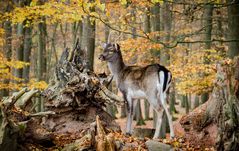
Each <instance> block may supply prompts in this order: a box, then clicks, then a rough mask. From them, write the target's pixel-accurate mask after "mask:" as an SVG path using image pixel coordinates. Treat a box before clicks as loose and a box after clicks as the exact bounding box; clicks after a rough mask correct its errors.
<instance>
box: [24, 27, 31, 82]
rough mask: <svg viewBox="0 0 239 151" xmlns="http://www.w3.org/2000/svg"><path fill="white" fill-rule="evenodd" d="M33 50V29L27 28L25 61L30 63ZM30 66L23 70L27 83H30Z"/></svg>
mask: <svg viewBox="0 0 239 151" xmlns="http://www.w3.org/2000/svg"><path fill="white" fill-rule="evenodd" d="M31 49H32V27H25V33H24V46H23V61H24V62H28V63H30V58H31ZM29 74H30V66H26V67H25V68H24V69H23V77H24V80H25V82H28V81H29Z"/></svg>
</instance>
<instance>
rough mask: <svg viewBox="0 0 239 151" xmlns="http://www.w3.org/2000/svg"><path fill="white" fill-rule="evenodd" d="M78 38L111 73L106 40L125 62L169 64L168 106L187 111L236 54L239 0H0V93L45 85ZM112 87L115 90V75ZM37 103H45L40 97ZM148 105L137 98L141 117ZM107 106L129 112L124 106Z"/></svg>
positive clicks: (96, 65)
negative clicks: (102, 54) (104, 58)
mask: <svg viewBox="0 0 239 151" xmlns="http://www.w3.org/2000/svg"><path fill="white" fill-rule="evenodd" d="M77 38H79V39H80V45H81V48H82V49H84V50H85V52H84V56H85V62H84V63H85V65H86V66H87V68H88V69H89V70H93V71H94V72H96V73H103V72H106V73H107V74H109V71H108V70H107V65H106V64H105V63H103V62H100V61H99V60H98V55H99V53H100V52H102V48H101V44H102V43H104V42H113V43H119V44H120V46H121V50H122V51H123V59H124V60H125V61H126V62H127V64H135V65H142V66H143V65H147V64H152V63H160V64H162V65H164V66H167V67H168V68H169V69H170V70H171V71H172V73H173V78H174V80H173V84H172V86H171V90H170V97H169V102H170V111H171V113H172V114H173V115H175V114H176V113H178V112H180V114H185V113H189V111H190V110H193V109H194V108H196V107H198V106H199V105H200V104H203V103H205V102H206V101H207V100H208V98H209V96H210V94H211V93H212V91H213V88H214V82H215V79H216V72H217V70H216V65H217V64H231V62H233V60H235V59H234V58H235V57H236V56H237V55H238V54H239V0H8V1H6V0H0V98H2V97H6V96H9V95H11V94H12V93H13V92H15V91H18V90H20V89H22V88H23V87H26V86H28V87H31V88H37V89H40V90H43V89H45V88H46V87H47V85H48V83H49V82H50V80H51V79H50V77H51V76H52V73H53V72H54V69H55V64H56V62H58V60H59V57H60V54H61V52H62V51H63V50H64V48H66V47H69V48H72V47H73V46H74V44H75V43H76V39H77ZM111 89H112V90H113V91H114V92H115V93H117V90H116V88H115V85H114V83H113V84H112V85H111ZM37 104H38V111H43V110H44V106H43V103H42V100H41V98H39V99H38V100H37ZM178 104H180V106H181V107H180V108H179V109H177V108H175V106H179V105H178ZM150 110H151V109H150V107H149V104H148V103H147V101H145V100H141V103H138V105H137V109H136V112H137V114H136V119H137V124H138V125H142V124H144V121H146V120H149V119H151V118H152V117H153V115H152V114H149V113H150ZM107 111H108V112H109V113H110V114H111V115H112V116H116V114H117V112H118V114H117V116H118V117H125V116H126V111H125V107H121V108H116V106H115V105H113V104H112V105H108V106H107ZM119 114H120V115H119ZM165 120H166V119H165ZM164 123H166V122H164ZM164 135H165V134H164Z"/></svg>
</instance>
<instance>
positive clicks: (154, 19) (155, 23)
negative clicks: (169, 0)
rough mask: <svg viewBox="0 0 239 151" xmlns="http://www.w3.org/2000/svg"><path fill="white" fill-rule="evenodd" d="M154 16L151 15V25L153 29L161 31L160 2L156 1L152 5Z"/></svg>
mask: <svg viewBox="0 0 239 151" xmlns="http://www.w3.org/2000/svg"><path fill="white" fill-rule="evenodd" d="M151 13H152V16H151V17H150V25H151V30H152V31H160V4H159V3H156V4H154V6H153V7H151Z"/></svg>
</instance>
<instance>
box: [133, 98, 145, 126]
mask: <svg viewBox="0 0 239 151" xmlns="http://www.w3.org/2000/svg"><path fill="white" fill-rule="evenodd" d="M140 101H141V100H137V104H136V109H135V115H136V125H138V126H140V125H145V122H144V118H143V115H142V110H141V105H140Z"/></svg>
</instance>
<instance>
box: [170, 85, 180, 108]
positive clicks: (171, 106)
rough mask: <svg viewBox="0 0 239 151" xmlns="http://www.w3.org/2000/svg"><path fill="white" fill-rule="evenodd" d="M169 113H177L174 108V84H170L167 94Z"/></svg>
mask: <svg viewBox="0 0 239 151" xmlns="http://www.w3.org/2000/svg"><path fill="white" fill-rule="evenodd" d="M169 99H170V100H169V111H170V113H177V112H178V111H177V110H176V108H175V102H176V93H175V84H174V82H172V84H171V87H170V93H169Z"/></svg>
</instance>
